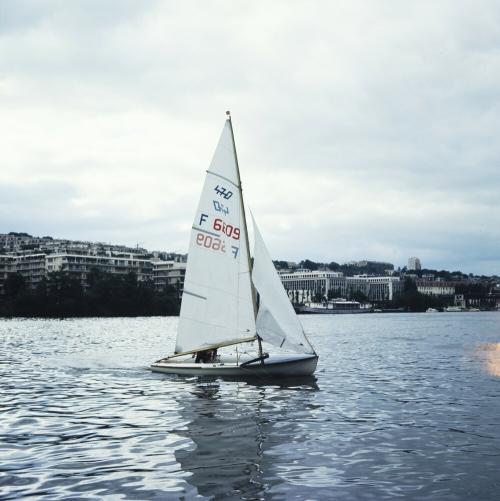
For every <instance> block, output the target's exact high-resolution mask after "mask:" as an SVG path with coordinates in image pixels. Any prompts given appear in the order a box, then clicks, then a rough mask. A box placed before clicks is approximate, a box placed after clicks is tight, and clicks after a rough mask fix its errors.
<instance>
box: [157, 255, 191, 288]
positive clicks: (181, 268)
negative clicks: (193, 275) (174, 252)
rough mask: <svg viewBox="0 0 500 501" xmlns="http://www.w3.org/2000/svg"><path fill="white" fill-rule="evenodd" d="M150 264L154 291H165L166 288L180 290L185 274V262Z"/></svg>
mask: <svg viewBox="0 0 500 501" xmlns="http://www.w3.org/2000/svg"><path fill="white" fill-rule="evenodd" d="M152 263H153V281H154V285H155V289H157V290H165V288H166V287H168V286H173V287H178V288H179V290H180V289H182V286H183V284H184V276H185V274H186V263H185V262H179V261H160V260H155V261H152Z"/></svg>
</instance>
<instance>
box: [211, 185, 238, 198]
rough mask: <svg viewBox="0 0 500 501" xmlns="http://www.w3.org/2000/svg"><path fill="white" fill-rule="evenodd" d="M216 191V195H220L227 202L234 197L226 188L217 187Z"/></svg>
mask: <svg viewBox="0 0 500 501" xmlns="http://www.w3.org/2000/svg"><path fill="white" fill-rule="evenodd" d="M214 191H215V193H217V195H220V196H221V197H222V198H224V199H225V200H229V199H230V198H231V197H232V196H233V192H232V191H229V190H227V189H226V188H224V186H219V185H217V186H216V187H215V188H214Z"/></svg>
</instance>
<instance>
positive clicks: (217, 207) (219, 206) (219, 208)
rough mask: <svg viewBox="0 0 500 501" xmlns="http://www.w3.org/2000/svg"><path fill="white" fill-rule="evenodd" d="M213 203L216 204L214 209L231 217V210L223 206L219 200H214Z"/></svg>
mask: <svg viewBox="0 0 500 501" xmlns="http://www.w3.org/2000/svg"><path fill="white" fill-rule="evenodd" d="M212 202H213V204H214V209H215V210H216V211H217V212H222V214H224V215H225V216H229V209H228V208H227V207H226V206H225V205H224V204H221V203H220V202H219V201H217V200H212Z"/></svg>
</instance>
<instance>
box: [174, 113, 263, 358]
mask: <svg viewBox="0 0 500 501" xmlns="http://www.w3.org/2000/svg"><path fill="white" fill-rule="evenodd" d="M247 249H248V236H247V229H246V222H245V217H244V209H243V200H242V195H241V183H240V177H239V171H238V166H237V160H236V152H235V148H234V139H233V133H232V126H231V122H230V119H228V120H227V121H226V124H225V125H224V129H223V130H222V134H221V137H220V139H219V143H218V145H217V149H216V150H215V154H214V157H213V159H212V162H211V164H210V168H209V169H208V171H207V176H206V179H205V184H204V186H203V191H202V194H201V198H200V202H199V205H198V210H197V211H196V215H195V218H194V223H193V228H192V231H191V240H190V244H189V254H188V263H187V269H186V277H185V280H184V293H183V296H182V304H181V312H180V318H179V328H178V331H177V341H176V346H175V352H176V353H182V352H189V351H194V350H197V349H198V348H200V349H203V348H207V347H216V346H223V345H228V344H232V343H238V342H242V341H245V340H250V339H251V338H254V337H255V335H256V329H255V311H254V304H253V298H252V285H251V277H250V270H249V259H248V250H247Z"/></svg>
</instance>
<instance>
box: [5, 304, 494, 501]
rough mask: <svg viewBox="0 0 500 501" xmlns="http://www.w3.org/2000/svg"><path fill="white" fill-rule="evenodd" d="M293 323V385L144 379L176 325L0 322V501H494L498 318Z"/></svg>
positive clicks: (168, 346) (161, 321) (170, 321)
mask: <svg viewBox="0 0 500 501" xmlns="http://www.w3.org/2000/svg"><path fill="white" fill-rule="evenodd" d="M301 320H302V322H303V324H304V327H305V330H306V332H307V333H308V334H309V336H310V338H311V341H312V342H313V344H314V345H315V346H316V348H317V350H318V352H319V354H320V362H319V365H318V371H317V374H316V378H310V379H306V380H298V381H289V382H287V383H285V382H280V381H257V382H255V383H248V382H241V381H240V382H238V381H223V380H219V379H212V380H211V379H199V378H186V377H184V378H182V377H176V376H168V375H161V374H154V373H151V372H149V371H147V370H146V368H147V366H148V364H149V363H150V362H151V361H153V360H155V359H157V358H159V357H160V356H162V355H165V354H167V353H168V352H170V351H171V350H172V348H173V342H174V338H175V331H176V326H177V319H175V318H137V319H129V318H127V319H78V320H62V321H58V320H0V498H1V499H18V498H31V499H41V500H51V501H52V500H59V499H71V500H76V499H86V500H88V499H96V500H98V499H110V500H111V499H112V500H115V499H131V500H132V499H133V500H148V499H191V498H194V497H197V498H198V499H203V498H205V499H209V498H214V499H221V498H228V499H277V500H279V499H283V500H285V499H332V498H335V499H356V500H358V499H361V500H363V499H366V500H369V499H370V500H371V499H373V500H379V499H393V498H404V499H439V500H441V499H443V500H448V499H449V500H452V499H496V498H497V496H498V491H499V487H500V418H499V416H500V399H499V397H500V344H497V343H500V314H498V313H469V314H467V313H438V314H394V315H390V314H387V315H386V314H384V315H375V314H374V315H338V316H337V315H334V316H304V317H301Z"/></svg>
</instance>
